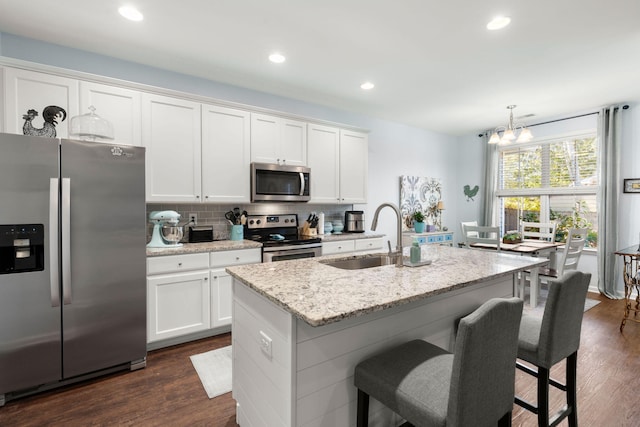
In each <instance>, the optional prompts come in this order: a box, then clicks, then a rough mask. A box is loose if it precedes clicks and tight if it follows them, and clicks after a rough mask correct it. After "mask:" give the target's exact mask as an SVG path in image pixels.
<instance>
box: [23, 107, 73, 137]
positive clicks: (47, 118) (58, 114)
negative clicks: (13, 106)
mask: <svg viewBox="0 0 640 427" xmlns="http://www.w3.org/2000/svg"><path fill="white" fill-rule="evenodd" d="M37 116H38V112H37V111H36V110H33V109H31V110H29V111H27V114H25V115H23V116H22V118H23V119H24V125H23V126H22V133H23V134H25V135H31V136H43V137H46V138H55V137H56V125H57V124H58V121H57V120H56V119H61V120H60V121H61V122H64V119H66V118H67V112H66V111H65V110H64V108H62V107H56V106H55V105H49V106H48V107H45V109H44V110H43V111H42V118H43V119H44V125H43V126H42V127H41V128H35V127H33V123H32V122H33V119H34V118H36V117H37Z"/></svg>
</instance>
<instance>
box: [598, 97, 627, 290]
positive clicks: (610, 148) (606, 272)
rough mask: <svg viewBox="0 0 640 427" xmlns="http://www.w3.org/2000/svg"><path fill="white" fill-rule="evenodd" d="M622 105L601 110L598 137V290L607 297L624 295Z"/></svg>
mask: <svg viewBox="0 0 640 427" xmlns="http://www.w3.org/2000/svg"><path fill="white" fill-rule="evenodd" d="M621 115H622V108H621V106H620V108H619V107H618V106H610V107H606V108H604V109H602V111H600V116H599V118H598V140H599V147H598V149H599V152H598V158H599V159H600V167H599V169H600V170H599V176H600V193H599V194H598V206H599V207H600V208H599V209H598V214H599V215H598V290H600V292H601V293H603V294H604V295H606V296H607V297H609V298H623V297H624V284H623V282H622V279H621V269H622V267H621V265H622V264H621V261H620V260H619V259H616V258H618V257H617V256H616V255H614V252H615V251H616V250H617V249H619V248H618V198H619V197H620V191H621V188H620V187H621V178H620V173H619V168H618V165H619V164H620V122H621Z"/></svg>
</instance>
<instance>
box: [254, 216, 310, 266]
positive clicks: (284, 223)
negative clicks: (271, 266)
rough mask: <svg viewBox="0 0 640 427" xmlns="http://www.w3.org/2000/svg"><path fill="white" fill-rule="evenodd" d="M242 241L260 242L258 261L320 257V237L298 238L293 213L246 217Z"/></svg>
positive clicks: (296, 222)
mask: <svg viewBox="0 0 640 427" xmlns="http://www.w3.org/2000/svg"><path fill="white" fill-rule="evenodd" d="M245 238H246V239H249V240H253V241H256V242H260V243H262V262H275V261H285V260H289V259H301V258H313V257H317V256H320V255H322V241H321V240H320V238H318V237H308V236H301V235H300V233H299V230H298V215H296V214H286V215H249V216H248V217H247V225H246V230H245Z"/></svg>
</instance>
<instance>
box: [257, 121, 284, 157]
mask: <svg viewBox="0 0 640 427" xmlns="http://www.w3.org/2000/svg"><path fill="white" fill-rule="evenodd" d="M280 127H281V120H280V119H279V118H277V117H273V116H267V115H265V114H256V113H252V114H251V161H252V162H261V163H280V158H279V154H278V150H279V147H278V146H279V144H280Z"/></svg>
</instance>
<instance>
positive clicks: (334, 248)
mask: <svg viewBox="0 0 640 427" xmlns="http://www.w3.org/2000/svg"><path fill="white" fill-rule="evenodd" d="M355 250H356V245H355V242H354V241H353V240H340V241H339V242H323V243H322V255H332V254H341V253H349V252H353V251H355Z"/></svg>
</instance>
